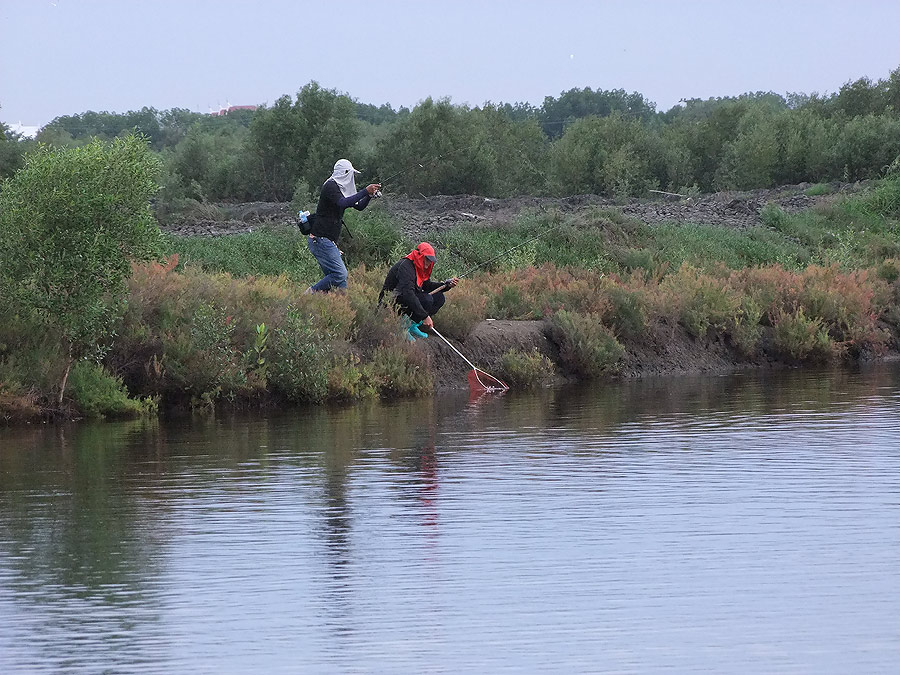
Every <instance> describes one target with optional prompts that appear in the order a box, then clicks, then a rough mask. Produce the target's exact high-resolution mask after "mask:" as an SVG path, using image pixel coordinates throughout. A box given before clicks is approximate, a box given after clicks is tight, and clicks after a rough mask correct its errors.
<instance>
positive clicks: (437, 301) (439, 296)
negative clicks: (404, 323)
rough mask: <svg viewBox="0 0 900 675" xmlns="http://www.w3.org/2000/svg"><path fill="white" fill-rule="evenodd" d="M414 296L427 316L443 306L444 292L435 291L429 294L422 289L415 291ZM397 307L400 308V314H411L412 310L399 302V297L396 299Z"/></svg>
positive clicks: (432, 314)
mask: <svg viewBox="0 0 900 675" xmlns="http://www.w3.org/2000/svg"><path fill="white" fill-rule="evenodd" d="M415 293H416V298H418V300H419V303H420V304H421V305H422V309H424V310H425V311H426V312H428V316H434V315H435V314H437V313H438V310H439V309H440V308H441V307H443V306H444V294H443V293H435V294H434V295H431V294H429V293H426V292H424V291H416V292H415ZM397 307H398V308H399V309H400V312H401V314H406V315H407V316H412V310H411V309H410V308H409V307H407V306H406V305H404V304H403V303H402V302H400V299H399V298H398V299H397Z"/></svg>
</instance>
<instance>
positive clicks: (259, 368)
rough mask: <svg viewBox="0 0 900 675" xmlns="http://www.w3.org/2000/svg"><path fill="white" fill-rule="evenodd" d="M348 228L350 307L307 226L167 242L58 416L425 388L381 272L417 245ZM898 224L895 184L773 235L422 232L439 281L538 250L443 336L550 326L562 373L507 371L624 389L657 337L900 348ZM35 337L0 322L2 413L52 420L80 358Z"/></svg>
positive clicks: (578, 218)
mask: <svg viewBox="0 0 900 675" xmlns="http://www.w3.org/2000/svg"><path fill="white" fill-rule="evenodd" d="M353 215H355V216H356V218H355V219H354V221H352V222H351V223H350V226H351V229H352V231H353V234H354V236H353V238H352V239H348V240H347V241H346V242H345V243H344V244H343V246H344V248H345V252H346V254H347V259H348V261H349V263H350V265H351V266H352V269H351V275H350V288H349V291H348V292H347V293H346V294H332V295H327V296H320V295H317V296H304V295H303V294H302V292H303V290H304V289H305V288H306V287H307V286H308V285H309V283H310V282H311V281H313V280H315V279H316V278H317V277H318V268H317V266H316V265H315V262H314V261H313V259H312V257H311V256H310V255H309V253H308V252H307V251H306V247H305V239H304V238H303V237H302V236H301V235H300V234H299V233H298V232H297V231H296V230H290V229H271V230H260V231H257V232H253V233H252V234H246V235H234V236H230V237H219V238H200V237H181V238H178V237H169V238H167V239H165V243H164V246H165V248H166V250H165V251H163V258H162V259H163V260H164V262H162V263H150V264H141V265H135V266H134V267H133V273H132V275H131V278H130V280H129V282H128V290H127V299H126V305H125V311H124V314H123V317H122V319H121V321H120V322H119V324H118V325H117V327H116V330H115V332H114V334H113V335H112V337H111V338H110V339H108V340H107V341H106V342H104V343H103V344H99V345H97V347H96V350H95V352H94V353H93V354H91V355H90V357H89V358H88V359H85V360H81V361H78V362H77V363H76V365H75V367H74V368H73V371H72V376H71V383H72V384H71V391H70V392H69V395H68V396H67V397H66V398H65V401H64V408H65V410H64V411H63V413H64V414H66V415H70V416H80V415H91V416H116V415H128V416H133V415H139V414H153V413H154V411H155V410H157V409H158V407H159V406H160V405H178V406H192V407H194V408H197V409H211V408H214V407H215V406H217V405H222V404H229V405H230V404H233V405H251V404H252V405H257V404H266V405H273V404H274V405H283V404H288V405H294V404H310V403H319V402H323V401H328V400H353V399H359V398H365V397H375V396H382V397H389V396H405V395H415V394H422V393H425V392H428V391H430V390H431V388H432V384H433V382H432V373H431V372H430V371H429V354H428V351H427V349H424V348H423V345H422V344H421V343H418V344H413V345H410V344H408V343H406V342H405V341H404V340H403V339H402V337H401V331H400V327H399V322H398V320H397V318H396V317H395V316H394V315H393V314H392V313H390V312H389V311H387V310H384V309H380V308H378V307H377V306H376V304H375V301H376V298H377V295H378V290H379V288H380V285H381V281H382V279H383V277H384V273H385V270H386V267H387V266H388V265H389V264H390V263H391V262H393V261H394V260H396V259H397V258H399V257H400V256H401V255H404V254H405V253H406V252H408V250H409V248H410V247H411V245H413V244H414V243H416V242H413V241H409V240H405V239H404V237H403V236H402V235H401V234H400V229H399V227H398V226H397V225H396V224H394V223H393V222H392V221H391V220H390V219H389V218H388V217H387V216H386V215H385V213H384V212H382V211H379V210H377V209H373V210H372V212H371V213H368V212H364V213H362V214H353ZM898 217H900V180H897V179H893V180H885V181H882V182H881V183H878V184H876V185H875V186H873V187H872V188H870V189H868V190H866V191H863V192H861V193H858V194H856V195H854V196H852V197H840V196H836V197H835V198H834V199H833V200H831V201H828V202H826V203H824V204H822V205H820V206H818V207H816V208H815V209H813V210H810V211H807V212H803V213H800V214H795V215H788V214H786V213H785V212H783V211H781V210H779V209H778V208H776V207H766V208H765V209H764V210H763V213H762V220H763V225H761V226H759V227H751V228H743V229H736V228H720V227H715V226H711V225H692V224H683V225H675V224H663V225H653V226H650V225H645V224H643V223H641V222H639V221H636V220H631V219H629V218H626V217H624V216H622V215H621V213H620V212H618V211H616V210H610V209H598V208H593V209H584V210H581V211H578V212H575V213H570V214H563V213H560V212H556V211H552V210H544V211H537V210H535V211H531V212H527V213H524V214H522V215H521V216H520V217H519V218H518V219H517V220H516V221H515V222H513V223H512V224H510V225H509V226H508V227H503V228H484V227H479V226H478V225H477V224H471V225H461V226H457V227H455V228H452V229H449V230H446V231H443V232H440V233H437V234H435V235H434V236H432V235H431V234H429V233H427V232H424V233H423V237H422V238H425V239H429V240H430V241H432V242H433V243H434V244H435V245H436V246H437V248H438V254H439V264H438V268H437V270H436V276H438V277H441V278H443V277H445V276H451V275H452V274H459V273H462V272H463V271H465V270H467V269H469V268H471V267H473V266H475V265H479V264H481V263H482V262H484V261H485V260H488V259H490V258H493V257H494V256H496V255H497V254H498V253H499V252H501V251H504V250H507V249H510V248H512V247H514V246H518V245H520V244H523V245H522V246H520V247H519V248H517V249H516V250H514V251H512V252H510V253H509V254H508V255H506V256H503V257H502V258H501V259H499V260H497V261H496V262H494V263H492V264H491V265H489V266H485V267H484V268H482V269H481V270H479V271H478V272H476V273H475V274H473V275H472V276H471V277H470V278H468V279H466V280H465V281H464V283H462V284H461V285H460V286H459V287H458V288H457V289H455V290H454V291H452V293H451V294H450V295H449V296H448V299H449V302H448V304H447V306H446V307H445V309H444V310H442V312H441V313H440V314H439V315H438V317H437V319H436V325H437V326H438V328H439V329H440V330H441V331H442V332H443V333H444V334H445V335H448V336H452V337H454V338H456V339H458V340H465V338H466V336H467V335H468V334H469V332H470V331H471V330H472V329H473V328H474V327H475V326H476V325H477V324H478V323H479V322H480V321H482V320H483V319H485V318H496V319H514V320H517V319H532V320H533V319H539V320H544V321H546V326H547V333H548V335H549V336H550V337H551V340H552V342H553V344H554V345H555V347H556V350H555V351H554V353H553V354H552V356H553V357H554V358H555V359H556V363H554V364H552V367H550V364H548V362H547V356H546V355H538V354H532V353H524V352H520V351H517V350H510V351H509V353H508V354H505V355H504V358H503V360H502V362H501V363H500V364H499V367H500V368H501V369H502V371H503V372H502V373H501V376H502V375H505V376H507V377H509V378H510V379H514V380H515V381H517V382H521V383H533V384H534V383H538V384H539V383H540V382H542V381H544V380H545V379H546V378H547V377H549V375H550V374H551V373H553V372H554V371H558V372H561V373H563V374H565V375H567V376H573V377H579V378H590V377H608V376H613V375H615V374H616V373H617V370H618V368H619V365H620V364H621V363H622V359H623V356H624V355H625V354H626V353H627V352H629V350H632V351H633V350H636V349H639V348H640V346H641V345H642V344H643V343H645V342H646V340H647V336H648V335H650V334H653V335H656V336H659V335H663V336H666V335H668V336H670V337H671V338H672V339H675V338H676V337H679V338H686V339H687V340H688V341H689V343H690V344H691V345H692V348H693V349H695V350H696V351H697V353H698V355H701V356H702V354H703V353H704V350H706V349H707V348H708V347H709V345H710V344H717V345H720V346H721V345H724V346H725V348H726V349H727V351H728V352H729V354H731V358H732V360H733V362H734V364H735V365H736V366H737V365H740V364H742V363H752V362H754V361H758V360H760V359H763V358H764V359H769V360H771V359H776V360H779V361H783V362H786V363H804V362H828V361H834V360H841V359H854V358H860V357H869V356H872V355H879V354H884V353H886V352H888V351H890V350H895V349H896V346H897V342H896V336H897V334H898V327H900V281H898V278H900V221H898ZM538 235H542V236H541V238H540V239H536V240H535V239H534V238H535V237H537V236H538ZM530 240H531V241H530ZM36 326H37V324H36V323H35V322H33V321H31V320H30V318H29V316H28V315H27V313H21V312H20V313H19V314H18V315H17V316H15V317H10V320H8V321H5V322H4V327H3V328H2V329H0V333H2V334H0V415H2V416H3V417H6V418H22V417H38V416H40V415H41V414H42V413H46V412H47V411H49V410H50V409H52V408H54V407H55V406H53V404H52V403H51V401H53V400H54V388H55V387H56V386H57V383H58V382H59V381H60V374H61V372H62V369H63V368H64V367H65V355H64V354H63V353H62V351H61V348H60V347H59V344H60V342H59V341H58V340H57V339H56V336H54V335H52V334H49V333H47V332H46V331H40V330H38V329H37V328H36ZM472 357H473V358H474V360H476V361H478V360H479V355H478V353H473V354H472ZM98 364H99V365H98Z"/></svg>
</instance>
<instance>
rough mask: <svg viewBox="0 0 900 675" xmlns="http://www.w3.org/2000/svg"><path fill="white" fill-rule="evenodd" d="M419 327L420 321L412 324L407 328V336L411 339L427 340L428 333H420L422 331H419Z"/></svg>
mask: <svg viewBox="0 0 900 675" xmlns="http://www.w3.org/2000/svg"><path fill="white" fill-rule="evenodd" d="M420 325H422V322H421V321H419V323H414V324H413V325H412V326H410V327H409V334H410V335H411V336H412V337H413V338H427V337H428V333H424V332H422V330H420V329H419V326H420Z"/></svg>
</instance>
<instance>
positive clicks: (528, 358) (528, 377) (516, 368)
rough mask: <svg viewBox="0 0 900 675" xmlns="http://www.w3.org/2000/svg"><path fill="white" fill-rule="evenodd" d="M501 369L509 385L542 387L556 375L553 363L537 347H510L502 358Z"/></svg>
mask: <svg viewBox="0 0 900 675" xmlns="http://www.w3.org/2000/svg"><path fill="white" fill-rule="evenodd" d="M500 370H501V372H502V373H503V377H504V379H505V380H506V383H507V384H508V385H510V386H513V387H519V388H522V387H540V386H542V385H545V384H548V383H549V382H551V381H552V379H553V376H554V375H555V369H554V368H553V363H552V362H551V361H550V359H548V358H547V357H546V356H544V355H543V354H541V353H540V352H539V351H538V350H537V349H535V350H533V351H531V352H525V351H522V350H521V349H510V350H509V351H508V352H506V353H505V354H504V355H503V357H502V358H501V359H500Z"/></svg>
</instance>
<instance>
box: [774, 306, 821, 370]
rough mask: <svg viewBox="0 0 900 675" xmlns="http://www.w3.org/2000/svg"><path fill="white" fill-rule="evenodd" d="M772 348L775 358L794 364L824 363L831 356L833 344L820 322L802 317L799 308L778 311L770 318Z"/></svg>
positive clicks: (801, 311)
mask: <svg viewBox="0 0 900 675" xmlns="http://www.w3.org/2000/svg"><path fill="white" fill-rule="evenodd" d="M772 346H773V348H774V350H775V353H776V354H778V355H779V356H783V357H788V358H791V359H794V360H796V361H804V360H825V359H827V358H829V357H831V356H832V355H833V354H834V344H833V343H832V341H831V338H829V337H828V330H827V329H826V328H825V326H824V325H823V322H822V319H820V318H818V317H814V318H810V317H808V316H806V314H805V313H804V311H803V308H802V307H801V308H799V309H797V310H795V311H793V312H791V311H784V310H779V311H778V312H776V313H775V315H774V316H773V317H772Z"/></svg>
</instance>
